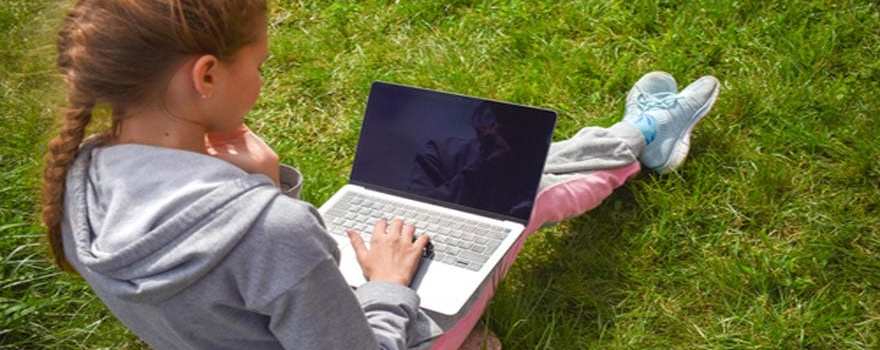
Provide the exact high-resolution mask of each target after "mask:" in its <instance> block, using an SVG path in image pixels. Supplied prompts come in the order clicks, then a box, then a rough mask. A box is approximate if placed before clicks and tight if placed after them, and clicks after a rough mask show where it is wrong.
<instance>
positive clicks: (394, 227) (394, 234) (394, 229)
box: [387, 219, 403, 241]
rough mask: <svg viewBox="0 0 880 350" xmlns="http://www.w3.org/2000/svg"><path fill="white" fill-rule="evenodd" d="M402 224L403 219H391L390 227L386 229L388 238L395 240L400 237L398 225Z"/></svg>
mask: <svg viewBox="0 0 880 350" xmlns="http://www.w3.org/2000/svg"><path fill="white" fill-rule="evenodd" d="M401 226H403V220H400V219H394V220H391V228H390V229H389V230H388V237H387V238H388V239H389V240H392V241H393V240H397V239H400V227H401Z"/></svg>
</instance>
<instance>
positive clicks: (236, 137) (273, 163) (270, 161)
mask: <svg viewBox="0 0 880 350" xmlns="http://www.w3.org/2000/svg"><path fill="white" fill-rule="evenodd" d="M205 150H207V152H208V154H210V155H212V156H214V157H217V158H220V159H223V160H225V161H227V162H230V163H232V164H234V165H236V166H237V167H239V168H241V169H242V170H244V171H246V172H249V173H252V174H265V175H266V176H268V177H269V178H270V179H272V182H274V183H275V185H276V186H278V184H279V183H280V180H279V177H280V174H279V168H278V155H277V154H275V151H273V150H272V148H270V147H269V145H267V144H266V143H265V142H263V139H261V138H260V137H259V136H257V135H256V134H254V133H253V132H251V130H250V129H248V127H247V126H246V125H244V124H242V125H241V127H240V128H239V129H238V130H235V131H232V132H228V133H209V134H205Z"/></svg>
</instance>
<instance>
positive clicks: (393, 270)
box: [346, 219, 428, 286]
mask: <svg viewBox="0 0 880 350" xmlns="http://www.w3.org/2000/svg"><path fill="white" fill-rule="evenodd" d="M346 232H348V238H349V239H351V245H352V246H353V247H354V252H355V255H357V260H358V263H359V264H360V265H361V269H363V270H364V276H366V277H367V280H369V281H384V282H391V283H399V284H402V285H404V286H409V284H410V282H411V281H412V277H413V274H415V272H416V268H418V266H419V260H420V259H421V258H422V250H423V249H425V246H426V245H427V244H428V235H421V236H419V238H418V239H416V240H415V241H413V234H414V233H415V227H414V226H413V225H409V224H407V225H404V224H403V221H402V220H400V219H394V220H392V221H391V225H390V226H388V224H387V223H386V222H385V220H384V219H379V220H378V221H376V226H375V227H374V228H373V239H371V240H370V248H369V249H367V247H366V246H365V245H364V241H363V240H362V239H361V235H360V234H359V233H358V232H357V231H355V230H346Z"/></svg>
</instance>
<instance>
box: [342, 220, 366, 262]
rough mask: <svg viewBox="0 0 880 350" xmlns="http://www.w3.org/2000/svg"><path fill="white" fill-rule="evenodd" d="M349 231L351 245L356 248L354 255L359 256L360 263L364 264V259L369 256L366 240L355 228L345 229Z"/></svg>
mask: <svg viewBox="0 0 880 350" xmlns="http://www.w3.org/2000/svg"><path fill="white" fill-rule="evenodd" d="M345 232H346V233H348V239H349V240H350V241H351V246H352V247H353V248H354V255H355V256H356V257H357V260H358V263H360V264H361V266H363V263H362V262H363V261H364V259H365V258H366V257H367V246H366V245H364V240H363V239H362V238H361V234H360V233H358V232H357V231H355V230H351V229H349V230H345Z"/></svg>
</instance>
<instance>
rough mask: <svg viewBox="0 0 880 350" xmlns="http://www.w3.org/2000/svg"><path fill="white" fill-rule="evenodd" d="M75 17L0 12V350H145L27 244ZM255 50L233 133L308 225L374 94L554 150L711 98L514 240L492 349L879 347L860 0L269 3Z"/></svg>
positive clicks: (875, 111)
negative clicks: (656, 106)
mask: <svg viewBox="0 0 880 350" xmlns="http://www.w3.org/2000/svg"><path fill="white" fill-rule="evenodd" d="M68 3H69V1H57V0H52V1H50V0H5V1H4V2H3V5H2V6H0V43H2V46H0V126H2V131H3V137H2V138H0V203H2V207H0V315H2V316H0V348H2V349H39V348H48V349H80V348H108V349H109V348H113V349H139V348H143V347H144V345H143V344H142V343H140V342H138V341H137V338H136V337H135V336H133V335H132V334H130V333H129V332H128V331H126V330H125V328H124V327H123V326H122V325H121V324H120V323H119V322H118V321H116V320H115V319H114V318H113V316H112V315H111V314H110V313H109V312H108V311H107V310H106V309H105V308H104V307H103V305H102V304H101V303H100V301H99V300H98V299H96V297H95V296H94V295H93V294H92V292H91V291H90V289H89V288H88V286H86V285H85V284H84V283H83V282H81V281H80V280H78V279H75V278H72V277H68V276H64V275H62V274H61V273H59V272H58V271H57V270H56V269H55V268H53V267H52V266H50V264H49V263H48V261H47V260H46V258H45V256H44V252H45V250H44V248H43V246H42V245H41V237H42V229H41V227H40V226H39V224H38V222H37V215H36V213H37V212H38V207H37V201H36V198H37V190H38V187H39V174H40V164H41V159H42V153H43V152H44V151H45V141H46V140H47V138H48V137H50V136H51V135H52V133H51V130H52V128H53V122H52V117H53V115H55V114H54V111H55V110H56V109H57V107H58V106H59V104H60V103H61V102H62V101H63V95H62V90H61V85H60V83H59V78H58V77H57V76H56V75H55V73H54V72H55V71H54V68H53V65H52V64H53V61H52V60H53V55H54V47H53V42H52V40H53V35H54V30H55V28H56V26H57V23H58V20H59V18H60V17H61V14H62V9H61V8H62V7H63V5H64V4H68ZM270 35H271V40H272V41H271V52H272V55H271V58H270V59H269V61H268V63H267V68H266V69H265V71H264V78H265V81H266V83H265V86H264V90H263V91H264V92H263V95H262V98H261V100H260V101H259V102H258V105H257V107H256V109H255V110H254V111H253V113H252V114H251V115H250V116H249V117H248V122H249V124H250V125H251V126H252V128H253V129H255V130H256V131H258V132H259V133H260V134H262V135H264V137H265V138H266V139H267V142H269V143H270V144H271V145H272V146H273V147H274V148H275V150H276V151H277V152H278V154H279V155H280V156H281V158H282V161H284V162H286V163H291V164H295V165H296V166H297V167H299V168H300V169H301V170H302V171H303V173H304V174H305V177H306V185H305V188H304V192H303V197H304V198H305V199H306V200H308V201H310V202H312V203H314V204H315V205H320V204H321V203H322V202H323V201H324V200H326V199H327V198H328V197H329V196H330V195H331V194H332V193H333V191H335V190H336V189H337V188H338V187H340V186H341V185H342V184H344V183H345V181H346V179H347V175H348V172H349V170H350V163H351V161H352V157H353V152H354V146H355V144H356V142H357V135H358V131H359V127H360V119H361V116H362V112H363V108H364V102H365V100H366V96H367V93H368V89H369V84H370V82H372V81H374V80H386V81H393V82H399V83H405V84H412V85H418V86H424V87H429V88H436V89H442V90H448V91H454V92H458V93H464V94H471V95H478V96H485V97H490V98H495V99H502V100H509V101H514V102H517V103H523V104H531V105H538V106H543V107H547V108H552V109H554V110H556V111H558V112H559V122H558V125H557V129H556V132H555V136H554V138H555V139H557V140H559V139H563V138H565V137H567V136H570V135H572V134H574V133H575V132H576V131H577V130H578V129H580V128H581V127H583V126H586V125H600V126H608V125H611V124H612V123H613V122H614V121H615V120H617V119H619V118H620V116H621V115H622V113H623V100H624V97H625V94H626V92H627V91H628V90H629V88H630V86H631V85H632V84H633V83H634V82H635V81H636V80H637V79H638V78H639V77H640V76H641V75H642V74H644V73H647V72H649V71H651V70H665V71H668V72H671V73H673V74H674V75H675V76H676V77H677V78H678V80H679V84H680V85H682V86H683V85H685V84H686V83H688V82H690V81H692V80H694V79H696V78H698V77H699V76H701V75H704V74H712V75H715V76H717V77H718V78H719V79H720V80H721V81H722V84H723V87H722V91H721V96H720V100H719V102H718V103H717V104H716V105H715V108H714V110H713V112H712V113H711V114H710V115H709V117H707V118H706V120H705V121H704V122H703V123H701V124H700V127H699V128H698V129H697V130H696V132H695V135H694V138H693V139H692V145H693V146H692V151H691V155H690V157H689V160H688V162H687V163H686V164H685V166H684V167H683V168H682V169H681V170H680V171H679V172H677V173H674V174H671V175H666V176H656V175H653V174H649V173H643V174H641V175H639V176H638V177H637V178H635V179H634V180H633V181H631V182H630V183H629V184H627V185H626V186H624V187H623V188H621V189H619V190H618V191H617V192H616V193H615V194H614V195H612V196H611V197H610V198H609V199H608V200H607V201H606V202H605V203H604V204H603V205H602V206H601V207H600V208H598V209H596V210H594V211H593V212H591V213H589V214H586V215H583V216H581V217H579V218H576V219H573V220H570V221H567V222H564V223H562V224H561V225H558V226H555V227H553V228H550V229H545V230H543V231H542V232H540V233H539V234H537V235H535V236H534V237H533V238H531V239H530V241H529V242H528V243H527V245H526V248H525V250H524V251H523V253H522V255H521V256H520V258H519V260H518V261H517V263H516V264H515V265H514V268H513V269H512V271H511V273H510V274H509V275H508V278H507V279H506V280H505V282H504V283H503V285H502V287H501V289H500V291H499V293H498V295H497V296H496V297H495V299H494V301H493V302H492V304H491V306H490V308H489V310H488V312H487V313H486V314H485V316H484V320H485V321H486V322H487V324H488V325H489V327H490V328H491V329H492V330H494V332H495V333H497V334H498V335H499V337H500V338H501V340H502V342H503V343H504V346H505V348H508V349H520V348H546V349H584V348H610V349H632V348H651V349H665V348H683V349H719V348H725V349H726V348H733V349H780V348H785V349H788V348H806V349H831V348H841V349H877V348H880V141H878V135H880V122H878V119H880V102H878V96H880V5H878V4H877V3H876V2H872V1H781V2H771V1H755V0H742V1H645V0H634V1H614V2H598V1H553V0H545V1H489V2H479V1H463V0H456V1H403V2H396V1H395V2H392V1H365V2H347V1H346V2H329V1H322V2H300V1H291V0H283V1H281V0H279V1H274V2H273V10H272V17H271V34H270Z"/></svg>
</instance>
